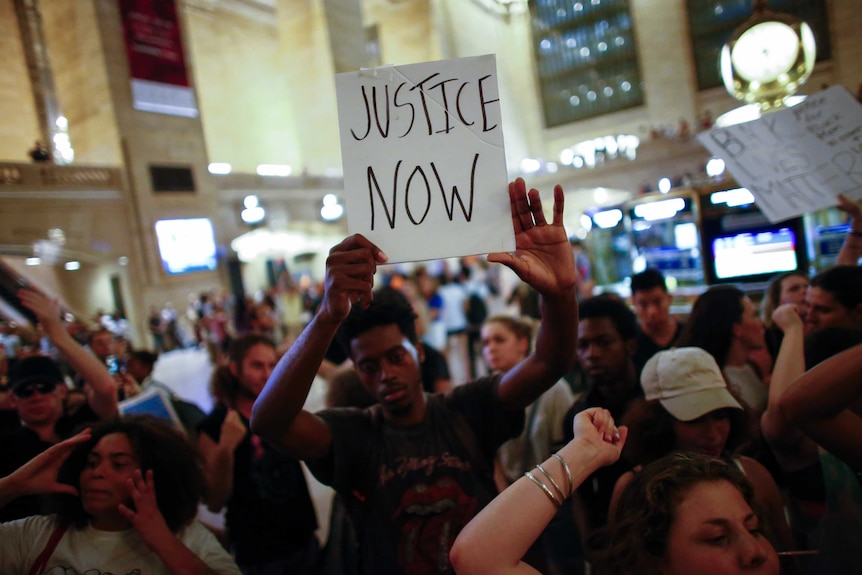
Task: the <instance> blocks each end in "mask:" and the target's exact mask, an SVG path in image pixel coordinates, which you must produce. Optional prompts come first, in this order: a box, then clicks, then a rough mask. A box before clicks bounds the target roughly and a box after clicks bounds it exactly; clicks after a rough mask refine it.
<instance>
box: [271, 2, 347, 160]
mask: <svg viewBox="0 0 862 575" xmlns="http://www.w3.org/2000/svg"><path fill="white" fill-rule="evenodd" d="M276 17H277V21H278V41H279V54H278V57H279V58H280V59H281V62H282V63H283V66H284V78H285V80H286V82H287V102H288V103H289V105H290V107H291V110H292V113H293V117H294V119H295V124H294V125H295V130H296V139H297V141H298V142H299V147H300V153H301V157H300V163H301V166H302V167H303V168H307V169H308V171H309V172H310V173H313V174H322V173H325V172H326V171H327V170H333V169H335V170H339V171H340V170H341V145H340V142H339V137H338V107H337V105H336V100H335V73H334V68H333V64H332V57H331V54H330V49H329V38H328V33H327V29H326V21H325V20H324V13H323V2H322V1H321V0H277V2H276Z"/></svg>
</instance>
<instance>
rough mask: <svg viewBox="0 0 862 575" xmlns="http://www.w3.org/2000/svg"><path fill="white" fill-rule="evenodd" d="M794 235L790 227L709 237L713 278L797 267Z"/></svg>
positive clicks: (741, 276)
mask: <svg viewBox="0 0 862 575" xmlns="http://www.w3.org/2000/svg"><path fill="white" fill-rule="evenodd" d="M796 241H797V239H796V234H795V233H794V231H793V230H792V229H790V228H775V229H771V230H760V231H746V232H739V233H736V234H732V235H723V236H718V237H715V238H713V239H712V259H713V262H714V271H715V277H716V278H717V279H718V280H731V279H735V278H745V277H748V276H759V275H762V274H774V273H779V272H788V271H794V270H796V269H798V268H799V260H798V257H797V251H796Z"/></svg>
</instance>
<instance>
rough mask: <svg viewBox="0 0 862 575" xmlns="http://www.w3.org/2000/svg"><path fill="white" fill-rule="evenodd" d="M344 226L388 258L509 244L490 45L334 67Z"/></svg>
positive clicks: (510, 233) (510, 246)
mask: <svg viewBox="0 0 862 575" xmlns="http://www.w3.org/2000/svg"><path fill="white" fill-rule="evenodd" d="M336 90H337V95H338V120H339V131H340V134H341V154H342V162H343V166H344V193H345V199H346V204H347V205H346V208H347V219H348V226H349V228H350V233H360V234H362V235H364V236H365V237H367V238H368V239H369V240H371V241H372V242H374V243H375V244H376V245H377V246H378V247H380V248H381V249H382V250H383V251H385V252H386V254H387V255H388V257H389V262H390V263H397V262H404V261H418V260H427V259H437V258H447V257H457V256H466V255H473V254H485V253H490V252H499V251H512V250H514V249H515V240H514V232H513V229H512V220H511V215H510V211H509V200H508V195H507V189H508V182H507V173H506V159H505V152H504V148H503V127H502V122H501V115H500V99H499V92H498V89H497V67H496V58H495V57H494V56H493V55H488V56H477V57H471V58H459V59H455V60H444V61H439V62H425V63H422V64H412V65H408V66H388V67H381V68H375V69H372V70H361V71H359V72H351V73H346V74H338V75H337V76H336Z"/></svg>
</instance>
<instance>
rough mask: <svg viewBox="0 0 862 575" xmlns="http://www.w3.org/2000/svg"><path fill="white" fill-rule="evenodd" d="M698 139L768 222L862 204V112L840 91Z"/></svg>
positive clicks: (830, 92)
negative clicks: (843, 200)
mask: <svg viewBox="0 0 862 575" xmlns="http://www.w3.org/2000/svg"><path fill="white" fill-rule="evenodd" d="M698 139H699V140H700V142H701V144H703V145H704V146H705V147H706V148H707V149H708V150H709V151H710V152H712V153H713V154H714V155H716V156H718V157H719V158H721V159H722V160H724V162H725V165H726V167H727V169H728V171H729V172H730V173H731V174H732V175H733V177H734V178H735V179H736V180H737V181H738V182H739V183H740V184H741V185H742V186H744V187H746V188H748V189H749V190H750V191H751V193H752V194H754V197H755V199H756V200H757V206H758V207H759V208H760V210H761V211H762V212H763V213H764V215H765V216H766V217H767V218H768V219H769V221H771V222H780V221H783V220H786V219H788V218H792V217H795V216H799V215H802V214H804V213H806V212H810V211H813V210H818V209H821V208H826V207H829V206H834V205H835V204H836V203H837V200H836V196H837V195H838V194H844V195H845V196H847V197H848V198H853V199H857V198H860V197H862V106H860V105H859V103H858V102H857V101H856V100H855V99H854V98H853V96H851V95H850V94H849V93H848V92H847V90H845V89H844V88H843V87H841V86H833V87H832V88H829V89H828V90H824V91H822V92H819V93H817V94H814V95H812V96H808V98H806V100H805V101H804V102H802V103H801V104H797V105H796V106H793V107H792V108H789V109H786V110H779V111H777V112H773V113H771V114H767V115H765V116H763V117H762V118H760V119H759V120H755V121H752V122H747V123H745V124H737V125H735V126H729V127H726V128H714V129H712V130H710V131H708V132H704V133H702V134H700V135H698Z"/></svg>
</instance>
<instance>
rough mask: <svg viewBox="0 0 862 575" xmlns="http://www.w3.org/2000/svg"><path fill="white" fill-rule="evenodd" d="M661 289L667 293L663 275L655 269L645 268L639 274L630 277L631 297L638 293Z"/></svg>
mask: <svg viewBox="0 0 862 575" xmlns="http://www.w3.org/2000/svg"><path fill="white" fill-rule="evenodd" d="M657 287H658V288H661V289H663V290H664V291H665V292H666V291H667V283H665V281H664V275H663V274H662V273H661V272H660V271H658V270H657V269H655V268H647V269H645V270H644V271H642V272H641V273H639V274H635V275H633V276H632V283H631V288H632V295H635V293H636V292H639V291H647V290H651V289H653V288H657Z"/></svg>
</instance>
